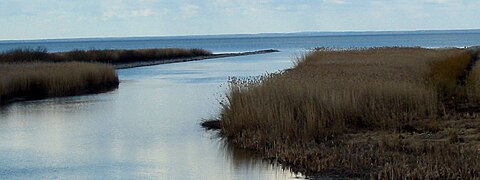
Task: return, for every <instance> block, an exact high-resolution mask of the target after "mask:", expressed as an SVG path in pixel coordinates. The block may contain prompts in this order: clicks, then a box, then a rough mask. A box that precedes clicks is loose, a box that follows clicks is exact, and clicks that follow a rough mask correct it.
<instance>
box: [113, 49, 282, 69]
mask: <svg viewBox="0 0 480 180" xmlns="http://www.w3.org/2000/svg"><path fill="white" fill-rule="evenodd" d="M275 52H280V51H279V50H276V49H267V50H258V51H247V52H238V53H221V54H212V55H207V56H197V57H188V58H173V59H162V60H148V61H138V62H127V63H113V64H112V65H113V66H114V67H115V69H130V68H136V67H144V66H154V65H160V64H171V63H181V62H190V61H201V60H207V59H218V58H228V57H237V56H250V55H258V54H268V53H275Z"/></svg>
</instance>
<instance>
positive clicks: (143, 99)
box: [0, 34, 480, 179]
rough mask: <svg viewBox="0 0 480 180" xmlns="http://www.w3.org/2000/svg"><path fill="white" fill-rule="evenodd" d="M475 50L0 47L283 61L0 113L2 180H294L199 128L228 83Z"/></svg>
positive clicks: (289, 43) (358, 42)
mask: <svg viewBox="0 0 480 180" xmlns="http://www.w3.org/2000/svg"><path fill="white" fill-rule="evenodd" d="M478 44H480V34H436V35H428V34H426V35H378V36H374V35H369V36H327V37H320V36H319V37H268V38H266V37H265V38H262V37H258V38H191V39H189V38H179V39H175V38H170V39H168V38H167V39H162V38H152V39H142V40H122V39H116V40H82V41H80V40H68V41H62V42H50V41H48V40H46V41H35V42H30V41H29V42H0V51H3V50H8V49H12V48H17V47H27V46H28V47H37V46H42V47H46V48H48V49H49V50H51V51H67V50H72V49H137V48H162V47H179V48H205V49H209V50H212V51H214V52H239V51H250V50H259V49H269V48H275V49H279V50H281V51H282V52H280V53H272V54H263V55H253V56H243V57H231V58H222V59H211V60H204V61H196V62H186V63H176V64H165V65H157V66H149V67H141V68H133V69H125V70H119V71H118V73H119V76H120V79H121V84H120V87H119V89H118V90H115V91H112V92H109V93H104V94H97V95H87V96H78V97H67V98H55V99H47V100H41V101H29V102H18V103H14V104H11V105H8V106H6V107H0V139H2V140H1V141H0V179H57V178H59V179H290V178H296V177H299V176H300V175H296V174H294V173H291V172H290V171H289V170H288V169H285V168H282V167H281V166H277V165H272V164H269V163H268V162H263V161H261V160H259V159H258V158H255V157H253V156H251V155H250V154H248V153H246V152H243V151H242V150H238V149H235V148H232V147H229V146H228V145H226V144H224V143H223V142H222V140H221V139H218V138H216V136H215V133H212V132H206V131H205V130H203V129H202V128H201V127H200V126H199V122H200V121H201V120H202V119H203V118H213V117H215V116H217V115H218V113H219V110H220V105H219V103H218V102H219V100H221V99H222V97H223V94H224V93H225V89H226V82H227V80H228V78H229V77H231V76H237V77H238V76H239V77H247V76H256V75H261V74H265V73H267V72H275V71H278V70H282V69H286V68H289V67H291V66H292V61H291V59H292V58H293V57H295V56H296V55H298V54H300V53H302V52H304V51H305V50H306V49H309V48H313V47H319V46H321V47H334V48H350V47H373V46H422V47H464V46H471V45H478Z"/></svg>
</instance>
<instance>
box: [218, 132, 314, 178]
mask: <svg viewBox="0 0 480 180" xmlns="http://www.w3.org/2000/svg"><path fill="white" fill-rule="evenodd" d="M218 143H219V148H220V149H222V151H221V152H223V153H224V154H223V155H224V157H225V159H228V160H230V162H231V164H232V167H233V168H234V169H235V171H240V172H245V173H246V174H252V172H258V171H259V170H260V171H266V172H272V174H271V175H272V176H271V177H273V178H274V179H305V178H306V177H305V176H304V175H303V174H302V173H298V172H293V171H292V170H291V169H290V168H288V167H286V166H283V165H281V164H278V163H277V162H275V161H272V160H266V159H263V158H261V157H260V156H259V155H258V154H255V153H253V152H251V151H248V150H245V149H241V148H237V147H235V146H233V145H232V144H231V143H228V141H227V140H225V139H221V140H219V142H218Z"/></svg>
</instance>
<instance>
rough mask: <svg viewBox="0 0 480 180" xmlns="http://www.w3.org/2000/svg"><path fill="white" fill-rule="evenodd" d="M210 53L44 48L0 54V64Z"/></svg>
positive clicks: (112, 61) (114, 61)
mask: <svg viewBox="0 0 480 180" xmlns="http://www.w3.org/2000/svg"><path fill="white" fill-rule="evenodd" d="M211 54H212V53H211V52H210V51H207V50H203V49H178V48H163V49H137V50H95V49H93V50H73V51H67V52H53V53H52V52H48V51H47V49H44V48H36V49H32V48H20V49H13V50H9V51H5V52H3V53H0V63H19V62H72V61H77V62H99V63H109V64H118V63H127V62H137V61H148V60H162V59H173V58H185V57H195V56H208V55H211Z"/></svg>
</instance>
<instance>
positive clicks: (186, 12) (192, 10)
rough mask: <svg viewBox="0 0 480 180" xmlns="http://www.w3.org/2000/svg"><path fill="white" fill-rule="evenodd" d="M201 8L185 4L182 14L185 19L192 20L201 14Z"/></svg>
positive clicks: (181, 9)
mask: <svg viewBox="0 0 480 180" xmlns="http://www.w3.org/2000/svg"><path fill="white" fill-rule="evenodd" d="M199 10H200V7H199V6H197V5H194V4H185V5H183V6H181V7H180V12H181V14H182V16H183V17H184V18H192V17H195V16H197V15H198V14H199Z"/></svg>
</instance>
